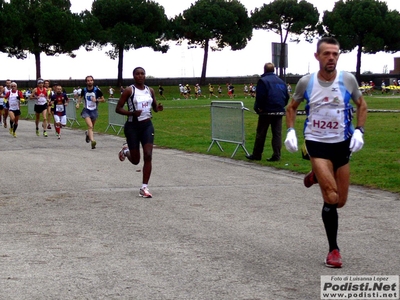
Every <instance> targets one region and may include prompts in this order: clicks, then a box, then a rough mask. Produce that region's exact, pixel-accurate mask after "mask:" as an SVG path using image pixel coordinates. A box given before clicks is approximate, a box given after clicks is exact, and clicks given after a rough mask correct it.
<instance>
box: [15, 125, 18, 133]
mask: <svg viewBox="0 0 400 300" xmlns="http://www.w3.org/2000/svg"><path fill="white" fill-rule="evenodd" d="M17 128H18V124H15V123H14V132H16V131H17Z"/></svg>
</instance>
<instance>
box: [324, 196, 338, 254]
mask: <svg viewBox="0 0 400 300" xmlns="http://www.w3.org/2000/svg"><path fill="white" fill-rule="evenodd" d="M337 206H338V205H337V204H328V203H326V202H325V203H324V206H323V207H322V221H323V222H324V226H325V232H326V236H327V238H328V243H329V252H331V251H333V250H335V249H338V250H339V247H338V245H337V241H336V238H337V232H338V227H339V216H338V213H337Z"/></svg>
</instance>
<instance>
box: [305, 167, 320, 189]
mask: <svg viewBox="0 0 400 300" xmlns="http://www.w3.org/2000/svg"><path fill="white" fill-rule="evenodd" d="M316 183H318V180H317V176H315V173H314V171H310V172H309V173H308V174H307V175H306V176H305V177H304V186H305V187H306V188H309V187H310V186H312V185H313V184H316Z"/></svg>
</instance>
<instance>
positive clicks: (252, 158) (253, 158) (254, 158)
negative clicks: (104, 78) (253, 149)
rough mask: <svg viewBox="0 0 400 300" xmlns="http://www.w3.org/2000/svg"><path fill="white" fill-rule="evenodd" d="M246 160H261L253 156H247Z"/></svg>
mask: <svg viewBox="0 0 400 300" xmlns="http://www.w3.org/2000/svg"><path fill="white" fill-rule="evenodd" d="M246 158H247V159H250V160H261V158H257V157H254V155H253V154H250V155H246Z"/></svg>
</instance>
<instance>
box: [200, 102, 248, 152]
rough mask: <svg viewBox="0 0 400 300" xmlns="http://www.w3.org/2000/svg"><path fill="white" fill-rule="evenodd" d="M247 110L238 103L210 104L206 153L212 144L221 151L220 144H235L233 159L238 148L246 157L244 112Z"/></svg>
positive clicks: (241, 103)
mask: <svg viewBox="0 0 400 300" xmlns="http://www.w3.org/2000/svg"><path fill="white" fill-rule="evenodd" d="M245 110H248V109H247V108H245V107H244V106H243V102H240V101H212V102H211V139H212V141H211V144H210V147H208V150H207V152H209V151H210V149H211V147H212V146H213V145H214V144H217V146H218V148H219V149H220V150H221V151H224V150H223V149H222V146H221V144H220V142H226V143H233V144H236V145H237V146H236V148H235V151H234V152H233V154H232V156H231V157H233V156H234V155H235V154H236V152H237V150H238V149H239V147H242V148H243V150H244V152H245V153H246V155H249V152H248V151H247V149H246V147H245V132H244V111H245Z"/></svg>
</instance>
